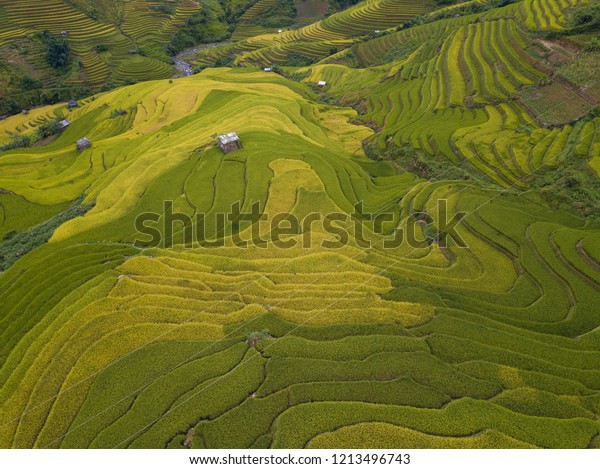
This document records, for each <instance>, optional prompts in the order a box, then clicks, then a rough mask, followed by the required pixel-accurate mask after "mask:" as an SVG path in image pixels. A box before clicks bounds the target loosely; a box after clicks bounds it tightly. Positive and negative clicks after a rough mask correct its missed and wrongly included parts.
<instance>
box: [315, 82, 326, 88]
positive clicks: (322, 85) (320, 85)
mask: <svg viewBox="0 0 600 469" xmlns="http://www.w3.org/2000/svg"><path fill="white" fill-rule="evenodd" d="M326 84H327V82H326V81H325V80H320V81H319V83H317V86H318V87H319V88H323V87H324V86H325V85H326Z"/></svg>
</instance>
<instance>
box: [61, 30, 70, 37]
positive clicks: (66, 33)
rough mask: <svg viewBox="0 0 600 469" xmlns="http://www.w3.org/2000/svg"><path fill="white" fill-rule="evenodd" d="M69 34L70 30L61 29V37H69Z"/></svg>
mask: <svg viewBox="0 0 600 469" xmlns="http://www.w3.org/2000/svg"><path fill="white" fill-rule="evenodd" d="M68 35H69V32H68V31H61V32H60V36H61V37H67V36H68Z"/></svg>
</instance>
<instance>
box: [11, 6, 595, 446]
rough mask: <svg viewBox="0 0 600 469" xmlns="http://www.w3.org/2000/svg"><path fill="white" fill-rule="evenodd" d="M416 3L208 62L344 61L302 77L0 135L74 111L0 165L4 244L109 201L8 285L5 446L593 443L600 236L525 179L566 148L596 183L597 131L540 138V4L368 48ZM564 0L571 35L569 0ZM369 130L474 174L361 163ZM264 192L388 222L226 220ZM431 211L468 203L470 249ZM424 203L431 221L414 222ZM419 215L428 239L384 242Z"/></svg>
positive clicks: (23, 120)
mask: <svg viewBox="0 0 600 469" xmlns="http://www.w3.org/2000/svg"><path fill="white" fill-rule="evenodd" d="M403 1H404V0H403ZM525 1H526V0H525ZM135 5H137V2H136V1H133V2H131V4H130V5H128V8H134V7H135ZM400 5H408V2H404V3H402V2H400V1H399V0H373V1H367V2H363V3H360V4H358V5H357V6H356V7H354V8H351V9H349V10H346V11H345V12H343V13H341V14H339V15H332V16H330V17H329V18H327V19H325V20H323V21H322V22H320V23H317V24H315V25H311V26H310V27H306V28H301V29H298V30H296V31H288V32H285V33H282V34H279V35H261V36H256V37H252V38H242V39H240V40H239V41H238V42H234V43H231V44H227V45H224V46H222V47H215V48H211V49H206V50H205V51H203V52H202V53H201V55H200V57H199V59H198V60H199V61H202V60H205V61H206V62H209V61H210V60H212V61H214V59H215V58H218V57H226V56H228V55H230V54H236V58H237V59H238V61H239V62H240V63H246V64H251V63H262V62H264V63H270V62H271V61H273V60H274V59H275V58H276V59H277V60H283V59H285V57H286V56H287V54H289V53H290V52H298V51H302V52H303V53H304V54H306V55H308V56H310V55H311V54H313V55H314V56H318V55H320V54H321V51H323V50H325V48H328V47H330V46H331V45H332V44H335V45H338V46H339V47H340V48H342V47H347V48H348V50H347V51H345V52H342V53H341V54H340V60H339V62H340V63H326V62H327V60H325V61H323V62H322V63H318V64H315V65H312V66H310V67H304V68H289V69H287V68H286V69H285V71H286V72H291V73H295V75H294V77H295V78H296V79H295V80H292V79H288V78H284V77H283V76H280V75H278V74H275V73H265V72H263V71H260V70H258V69H257V68H253V67H250V66H248V67H245V68H208V69H206V70H204V71H203V72H201V73H200V74H197V75H194V76H192V77H187V78H181V79H177V80H156V81H149V82H144V83H139V84H136V85H131V86H127V87H122V88H118V89H115V90H113V91H110V92H106V93H102V94H98V95H95V96H93V97H91V98H89V99H86V100H83V101H81V102H80V105H79V107H77V108H76V109H73V110H71V111H68V110H67V109H65V106H64V105H58V106H54V107H48V108H40V109H36V110H34V111H32V112H30V113H29V114H27V115H18V116H13V117H10V118H8V119H6V120H3V121H0V143H2V144H4V143H7V142H8V141H9V140H10V137H11V136H12V135H14V134H20V135H29V134H32V133H34V132H35V131H36V129H37V127H38V126H39V125H41V124H42V123H44V122H47V121H48V120H50V119H53V118H54V117H55V116H57V115H64V116H67V117H68V118H69V120H70V121H71V125H70V126H69V127H68V128H67V129H66V130H65V131H64V132H63V133H62V134H61V135H60V136H58V138H56V139H55V140H53V141H51V142H50V143H48V144H46V145H44V146H39V147H33V148H22V149H13V150H9V151H5V152H2V153H0V189H1V190H0V236H2V239H4V236H5V235H7V234H9V235H10V234H11V233H13V232H16V233H23V232H24V231H26V230H27V229H29V228H31V227H36V226H39V224H40V223H42V222H44V221H46V220H48V219H51V218H52V217H54V216H55V215H57V214H59V213H63V212H64V211H65V210H66V209H67V207H69V205H70V204H72V203H73V201H79V203H82V204H93V208H91V210H89V211H88V212H87V213H86V214H85V215H83V216H79V217H77V218H73V219H71V220H69V221H67V222H65V223H63V224H61V225H60V226H59V227H58V228H57V229H56V230H55V231H54V232H53V233H52V236H51V238H50V239H49V241H48V242H47V243H44V244H42V245H40V246H39V247H37V248H36V249H33V250H32V251H31V252H29V253H28V254H23V255H20V258H19V260H18V261H17V262H16V263H15V264H14V265H12V266H11V267H10V268H8V269H7V270H6V271H4V272H2V273H0V447H14V448H31V447H35V448H88V447H92V448H183V447H193V448H224V447H225V448H321V447H336V448H360V447H365V448H376V447H381V448H390V447H415V448H416V447H425V448H431V447H433V448H600V420H599V418H598V416H599V415H600V368H599V366H598V364H599V363H600V324H599V320H598V312H597V311H598V307H597V304H598V297H599V293H600V224H599V222H598V219H597V218H594V217H588V218H584V217H582V216H580V215H578V214H577V213H576V212H575V211H574V210H570V211H567V210H555V209H551V208H550V207H549V206H548V204H547V203H546V201H545V200H544V199H543V198H542V195H541V193H540V192H539V191H537V190H533V189H531V184H533V183H534V182H535V181H536V178H537V177H539V176H540V175H544V174H552V172H553V171H559V170H560V168H561V165H566V164H567V158H577V159H578V160H579V161H581V162H583V163H582V164H586V165H588V166H589V168H590V170H591V171H596V172H598V173H600V170H599V168H600V165H599V164H598V155H600V132H599V131H598V129H599V128H600V118H583V119H580V120H578V121H577V122H572V123H569V124H567V125H559V126H555V127H544V126H542V125H540V124H539V123H538V122H537V121H536V120H535V119H534V118H533V117H532V116H531V115H530V114H529V112H528V110H527V109H526V108H525V107H524V106H523V105H522V104H521V103H520V102H519V100H518V99H517V94H518V92H520V91H522V90H523V89H524V87H528V86H530V87H531V86H538V85H539V84H540V83H541V82H543V81H544V80H546V79H547V72H546V71H545V70H544V69H542V68H541V67H540V66H539V64H537V63H536V62H535V61H534V60H533V59H532V57H531V56H529V55H528V54H527V53H526V49H527V47H528V45H529V41H530V37H529V35H528V32H527V29H528V28H529V26H528V25H527V24H526V21H527V20H526V19H525V18H526V17H521V16H518V15H517V12H521V11H524V10H522V8H525V7H526V6H527V5H534V3H531V4H529V3H525V2H521V3H517V4H512V5H509V6H507V7H505V8H500V9H495V10H490V11H486V12H483V13H481V14H478V15H472V16H463V17H456V18H454V17H451V18H447V19H443V20H439V21H435V22H430V23H426V24H423V25H421V26H414V27H411V28H408V29H403V30H400V31H395V30H394V31H387V32H386V33H385V34H383V35H381V36H376V37H375V36H374V37H372V38H371V39H370V40H362V39H360V38H363V37H364V36H366V35H369V33H370V32H371V30H373V29H376V28H381V29H384V28H388V27H390V28H392V27H393V26H394V25H397V24H398V23H399V22H402V21H404V18H408V17H409V16H411V15H414V14H415V13H416V12H418V11H426V8H428V5H429V4H425V3H422V4H421V3H419V4H416V3H414V2H413V3H410V5H412V6H413V10H411V11H410V12H409V13H403V12H401V10H402V9H401V8H400ZM535 5H539V4H535ZM552 5H554V8H553V9H551V10H548V11H552V12H553V13H552V15H551V16H552V17H553V18H557V19H556V21H555V23H556V24H557V25H558V26H557V27H559V28H560V27H562V26H561V24H562V23H561V21H562V20H559V19H558V18H561V13H560V12H564V9H565V8H567V6H568V5H569V4H568V3H567V2H566V1H565V2H562V0H561V2H558V1H555V2H553V3H552ZM557 5H559V6H560V8H559V7H558V6H557ZM262 7H264V2H262V1H261V2H257V4H256V5H255V10H254V13H256V11H258V9H259V8H262ZM532 8H533V7H532ZM252 11H253V10H252V9H250V10H248V12H247V13H246V14H253V13H251V12H252ZM555 13H556V15H555ZM257 14H258V13H257ZM519 14H520V13H519ZM403 15H405V16H403ZM546 17H547V18H548V17H550V14H549V13H548V14H547V16H546ZM535 18H537V19H539V16H535ZM140 24H142V23H140ZM350 28H353V29H352V30H350ZM531 28H535V29H537V30H539V29H544V30H545V29H546V28H545V26H543V25H540V24H538V23H537V22H535V24H533V23H532V24H531ZM134 30H135V31H138V32H139V34H141V35H145V34H150V32H144V28H141V27H140V28H139V29H136V28H132V29H131V31H132V32H133V31H134ZM239 34H240V35H242V32H240V33H239ZM240 37H241V36H240ZM357 38H359V40H357ZM406 45H412V46H411V47H410V48H408V49H407V50H408V52H407V53H406V54H399V53H397V54H396V55H394V54H390V53H389V51H390V50H393V49H394V48H397V47H399V46H402V47H404V46H406ZM396 52H397V51H396ZM344 53H346V54H353V56H354V57H355V58H356V60H357V62H358V66H355V67H349V66H347V65H343V63H344V61H343V60H341V59H343V57H344V55H343V54H344ZM202 54H204V55H202ZM152 60H154V61H155V62H158V63H161V62H159V61H158V60H156V59H152V58H151V57H142V56H139V57H137V56H136V58H135V60H132V61H131V62H128V63H127V64H126V65H125V64H122V65H121V66H120V67H118V68H117V69H116V71H115V72H114V73H116V74H117V76H119V77H121V78H122V79H125V77H131V76H136V73H137V70H141V69H142V68H144V67H149V66H150V65H151V63H150V62H144V61H152ZM155 62H152V63H155ZM127 66H129V68H128V67H127ZM161 73H163V71H162V70H160V69H158V68H157V70H156V74H157V76H159V75H160V74H161ZM319 80H325V81H326V82H327V84H326V86H325V87H324V88H321V89H319V90H316V87H315V84H316V82H318V81H319ZM320 98H321V99H320ZM323 98H326V99H323ZM335 98H337V99H339V100H340V102H347V103H353V104H355V105H356V107H357V108H358V109H360V111H361V114H360V115H359V114H358V112H357V111H356V110H354V109H352V108H350V107H342V106H333V105H330V104H326V102H335ZM560 105H563V103H560V102H557V103H556V106H560ZM361 121H362V122H365V123H368V124H369V126H366V125H361V124H360V122H361ZM230 131H235V132H237V133H238V135H239V136H240V138H241V142H242V145H243V148H242V149H240V150H238V151H235V152H232V153H228V154H224V153H223V152H222V151H221V150H220V149H219V148H217V146H216V143H215V138H214V137H215V136H216V135H219V134H222V133H224V132H230ZM82 137H87V138H89V139H90V140H91V142H92V145H91V147H90V148H87V149H85V150H83V151H81V152H79V151H77V150H76V148H75V145H74V143H75V141H76V140H78V139H80V138H82ZM365 141H366V142H368V143H371V144H372V146H375V147H379V148H381V149H386V148H387V147H388V146H390V145H391V144H392V143H394V144H396V145H398V146H400V147H404V146H408V147H412V148H416V149H419V150H421V151H423V152H424V154H425V155H427V157H428V158H430V159H431V161H434V160H436V159H438V160H440V161H445V162H446V163H447V164H448V165H450V164H454V165H456V166H460V167H463V168H468V169H469V170H470V173H469V174H471V175H472V178H471V179H470V180H464V179H448V178H447V177H446V176H448V177H449V175H447V174H445V173H441V174H437V175H436V178H435V179H431V180H428V179H423V178H420V177H418V176H417V175H415V174H413V173H411V172H409V171H405V170H403V169H402V168H399V167H398V166H396V165H394V164H393V163H392V162H390V161H385V160H374V159H369V158H367V156H366V155H365V151H364V147H363V144H364V143H365ZM165 201H171V202H172V207H173V209H174V210H176V211H177V213H178V214H179V220H178V221H176V223H175V229H174V230H173V231H172V232H170V233H168V234H167V233H163V235H164V236H163V237H162V238H161V240H160V242H159V243H154V244H153V243H151V240H150V239H149V238H148V236H147V235H144V234H142V233H140V232H138V230H136V220H137V219H138V217H139V216H140V215H142V214H144V213H148V212H152V213H155V214H156V218H155V219H154V220H151V221H149V222H148V223H147V225H146V226H147V227H150V228H156V229H160V227H161V226H162V223H163V222H165V220H168V219H169V216H170V215H169V213H170V212H169V211H168V208H166V206H165V205H164V202H165ZM255 203H259V206H260V213H261V214H263V215H265V216H269V217H271V218H272V217H275V216H277V215H278V214H282V213H292V214H294V215H295V216H296V217H298V218H299V219H302V218H303V217H305V216H307V215H309V214H314V213H320V214H327V213H332V212H336V213H340V214H351V213H353V212H354V208H355V207H356V206H357V204H358V203H362V210H363V214H373V215H381V214H386V215H388V217H389V223H388V224H386V225H385V229H384V230H383V232H382V230H377V229H376V221H375V220H373V219H369V218H368V217H364V218H363V219H362V221H361V223H360V226H361V227H362V229H363V233H362V234H360V233H359V232H357V230H356V228H355V226H356V225H349V224H348V223H346V222H344V221H342V222H341V223H340V224H341V225H343V226H344V227H345V228H348V230H347V231H346V233H347V242H337V243H335V242H333V241H335V239H333V240H332V236H331V234H330V233H329V232H328V230H327V226H326V224H325V222H324V221H322V220H316V221H314V222H313V223H311V224H310V225H306V226H303V227H302V230H300V232H299V233H296V232H294V233H292V234H290V235H288V236H286V237H284V238H285V240H286V241H292V242H295V245H293V246H288V247H287V248H283V247H282V246H281V244H280V243H279V242H278V240H277V239H276V233H275V232H274V231H273V230H271V228H270V227H269V225H268V224H264V223H262V222H255V223H254V224H253V225H250V224H244V223H243V221H242V220H240V219H234V220H233V221H232V222H231V223H226V224H224V225H223V226H221V225H220V224H219V223H218V221H216V220H217V217H218V214H222V213H228V212H229V210H230V208H231V206H232V205H234V204H238V206H239V207H240V209H241V210H242V211H244V212H247V211H250V208H251V207H252V206H253V204H255ZM441 206H444V207H446V208H447V214H446V219H447V220H449V219H451V218H452V217H454V216H463V215H464V218H463V219H462V221H461V222H460V223H459V224H457V225H456V236H457V237H460V238H461V239H462V240H463V241H464V246H462V247H461V246H459V244H458V243H457V242H456V239H455V238H454V237H451V236H450V232H449V231H448V232H447V231H445V230H447V229H448V228H447V227H444V223H442V219H441V217H440V216H439V214H438V210H439V207H441ZM182 214H185V215H187V217H185V216H183V215H182ZM423 214H431V215H432V216H433V222H432V223H431V226H428V227H423V228H420V227H421V226H422V225H420V224H418V223H417V224H416V225H415V218H419V217H420V216H422V215H423ZM461 214H462V215H461ZM420 220H422V219H420ZM344 223H346V224H344ZM415 226H417V228H416V232H415V235H416V236H417V237H418V238H419V239H422V238H424V237H426V236H427V233H428V230H433V231H434V232H435V234H436V236H435V237H434V238H431V237H430V238H429V242H423V243H419V244H418V245H414V244H413V245H412V246H411V245H410V244H409V243H407V242H403V243H402V244H399V245H396V246H394V247H390V246H386V245H385V243H384V242H385V241H386V240H388V239H389V237H390V236H391V235H394V234H396V235H397V234H398V233H407V232H411V231H410V230H412V229H413V228H414V227H415ZM200 227H203V228H204V232H203V234H204V236H202V237H200V239H198V238H197V237H196V238H195V237H194V236H193V234H194V233H196V232H197V231H198V230H199V229H200ZM353 227H354V228H353ZM13 235H14V233H13ZM11 236H12V235H11ZM236 237H237V238H238V239H239V240H241V241H251V240H253V242H252V243H250V245H249V246H248V247H245V248H244V247H240V246H239V245H238V244H239V243H235V242H234V239H236ZM6 239H7V240H9V239H10V236H8V237H7V238H6ZM309 239H310V240H311V241H312V242H311V243H310V244H309V243H308V240H309ZM444 239H447V240H448V241H449V242H448V244H447V245H445V243H443V242H442V241H443V240H444ZM279 241H281V240H279ZM323 241H328V242H329V243H328V244H325V245H323V244H322V242H323ZM338 241H339V240H338ZM366 241H369V242H370V243H371V244H370V246H368V247H366V246H365V242H366ZM2 246H3V243H0V248H2ZM1 252H2V251H0V253H1ZM2 260H3V259H0V261H2Z"/></svg>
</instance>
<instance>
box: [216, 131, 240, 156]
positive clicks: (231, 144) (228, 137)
mask: <svg viewBox="0 0 600 469" xmlns="http://www.w3.org/2000/svg"><path fill="white" fill-rule="evenodd" d="M217 140H218V141H219V148H220V149H221V150H223V152H224V153H231V152H232V151H235V150H239V149H240V148H242V142H241V141H240V137H238V135H237V134H236V133H235V132H229V133H228V134H224V135H219V136H218V137H217Z"/></svg>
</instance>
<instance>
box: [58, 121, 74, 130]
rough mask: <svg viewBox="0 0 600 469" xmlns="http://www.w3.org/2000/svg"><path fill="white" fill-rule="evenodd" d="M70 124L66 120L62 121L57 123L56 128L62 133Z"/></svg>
mask: <svg viewBox="0 0 600 469" xmlns="http://www.w3.org/2000/svg"><path fill="white" fill-rule="evenodd" d="M70 125H71V123H70V122H69V121H68V120H67V119H63V120H61V121H60V122H59V123H58V128H59V129H60V130H61V131H62V130H65V129H66V128H67V127H69V126H70Z"/></svg>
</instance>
